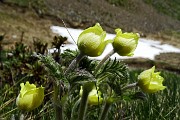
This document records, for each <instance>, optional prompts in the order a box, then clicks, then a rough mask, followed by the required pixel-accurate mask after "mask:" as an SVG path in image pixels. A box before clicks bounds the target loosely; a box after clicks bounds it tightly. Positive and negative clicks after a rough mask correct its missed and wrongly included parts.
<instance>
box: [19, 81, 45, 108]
mask: <svg viewBox="0 0 180 120" xmlns="http://www.w3.org/2000/svg"><path fill="white" fill-rule="evenodd" d="M20 86H21V91H20V94H19V95H18V97H17V99H16V105H17V106H18V108H19V109H21V110H26V111H31V110H33V109H35V108H37V107H39V106H40V105H41V103H42V102H43V99H44V87H42V86H41V87H39V88H36V86H35V85H34V84H30V83H29V82H28V81H27V82H26V84H25V85H24V83H21V84H20Z"/></svg>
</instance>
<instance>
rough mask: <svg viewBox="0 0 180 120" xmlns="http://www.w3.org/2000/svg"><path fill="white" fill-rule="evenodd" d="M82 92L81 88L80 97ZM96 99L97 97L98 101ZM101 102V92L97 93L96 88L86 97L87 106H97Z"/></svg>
mask: <svg viewBox="0 0 180 120" xmlns="http://www.w3.org/2000/svg"><path fill="white" fill-rule="evenodd" d="M82 92H83V88H82V86H81V90H80V96H82ZM98 97H99V99H98ZM102 101H103V98H102V97H101V92H100V91H97V89H96V88H93V89H92V90H91V92H90V93H89V95H88V104H89V105H98V104H101V103H102Z"/></svg>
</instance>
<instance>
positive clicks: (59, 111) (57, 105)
mask: <svg viewBox="0 0 180 120" xmlns="http://www.w3.org/2000/svg"><path fill="white" fill-rule="evenodd" d="M59 96H60V88H59V85H58V84H54V109H55V118H56V119H55V120H63V114H62V113H63V110H62V106H61V105H60V102H59V101H60V99H59Z"/></svg>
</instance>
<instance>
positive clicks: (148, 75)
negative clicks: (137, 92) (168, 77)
mask: <svg viewBox="0 0 180 120" xmlns="http://www.w3.org/2000/svg"><path fill="white" fill-rule="evenodd" d="M154 71H155V66H153V67H152V68H151V69H148V70H145V71H143V72H142V73H140V75H139V76H138V83H137V85H138V86H139V87H140V88H141V89H142V91H143V92H146V93H154V92H157V91H159V90H164V89H165V88H166V86H163V84H162V82H163V80H164V78H163V77H161V76H160V75H159V74H160V72H154Z"/></svg>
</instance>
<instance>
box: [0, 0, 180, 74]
mask: <svg viewBox="0 0 180 120" xmlns="http://www.w3.org/2000/svg"><path fill="white" fill-rule="evenodd" d="M130 1H131V3H130V4H129V5H128V6H126V7H124V6H115V5H112V4H109V3H108V2H107V1H106V0H77V1H74V0H46V2H45V4H46V7H45V8H42V9H41V8H40V9H34V8H31V7H29V8H27V7H18V6H16V5H13V4H9V3H1V2H0V35H3V34H5V39H4V40H3V47H4V48H10V47H12V46H13V45H14V43H15V42H16V41H19V40H20V38H21V35H22V33H24V34H23V36H24V37H23V41H24V43H26V44H27V45H32V43H33V40H35V39H40V40H41V41H43V42H48V43H50V42H51V41H52V38H53V36H54V35H55V34H53V33H52V32H51V31H50V26H51V25H59V26H64V24H63V22H62V21H61V20H62V19H63V20H64V22H65V23H66V25H67V26H68V27H73V28H82V29H84V28H87V27H89V26H92V25H94V24H95V23H96V22H99V23H100V24H101V25H102V27H103V28H104V29H105V30H106V31H107V32H110V33H114V29H115V28H118V27H119V28H122V30H123V31H129V32H130V31H133V32H139V33H140V34H141V37H148V38H152V39H156V40H160V41H162V42H163V43H168V44H171V45H174V46H176V47H178V48H180V40H179V39H180V33H179V30H180V21H178V20H175V19H173V18H171V17H169V16H166V15H163V14H160V13H158V12H157V11H156V10H155V9H154V8H153V7H152V6H149V5H147V4H145V3H144V2H142V0H138V1H133V0H130ZM140 60H141V59H140ZM156 60H157V61H158V62H160V63H165V64H167V65H168V64H169V65H173V66H174V67H173V68H174V69H175V70H176V69H177V70H176V71H178V70H180V62H179V61H180V54H175V53H173V54H172V53H171V54H170V53H167V54H161V55H159V56H157V57H156ZM137 61H138V60H137ZM144 62H146V63H147V61H144ZM161 68H163V67H161Z"/></svg>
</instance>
